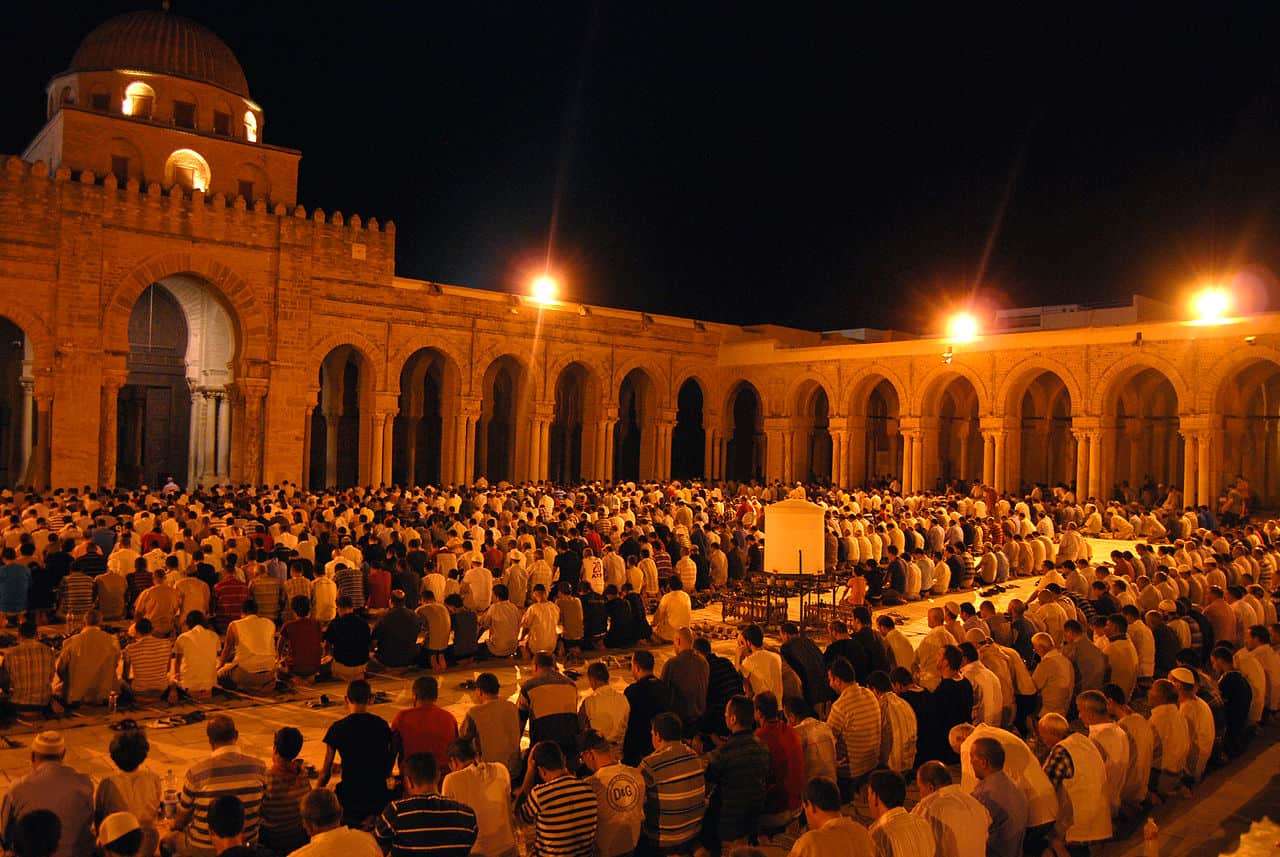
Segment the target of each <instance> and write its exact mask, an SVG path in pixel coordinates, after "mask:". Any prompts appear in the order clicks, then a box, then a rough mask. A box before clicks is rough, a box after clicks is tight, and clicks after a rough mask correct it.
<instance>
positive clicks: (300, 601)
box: [279, 595, 323, 679]
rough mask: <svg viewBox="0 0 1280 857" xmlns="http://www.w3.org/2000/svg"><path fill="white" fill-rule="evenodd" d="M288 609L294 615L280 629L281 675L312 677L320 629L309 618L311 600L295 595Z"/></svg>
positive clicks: (317, 658)
mask: <svg viewBox="0 0 1280 857" xmlns="http://www.w3.org/2000/svg"><path fill="white" fill-rule="evenodd" d="M289 611H290V612H291V613H292V614H293V616H294V618H293V619H291V620H290V621H288V622H286V623H285V624H284V627H283V628H281V629H280V646H279V654H280V667H281V670H280V671H281V675H283V676H285V677H288V676H298V677H299V678H305V679H314V678H315V675H316V673H318V672H320V656H321V649H322V642H323V632H322V631H321V630H320V623H319V622H317V621H316V620H315V619H312V618H311V599H310V598H308V597H307V596H305V595H295V596H294V597H293V598H292V600H290V602H289Z"/></svg>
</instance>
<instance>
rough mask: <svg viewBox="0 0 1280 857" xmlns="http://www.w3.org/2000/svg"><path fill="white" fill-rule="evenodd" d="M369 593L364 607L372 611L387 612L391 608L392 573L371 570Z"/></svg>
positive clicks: (378, 569) (379, 569)
mask: <svg viewBox="0 0 1280 857" xmlns="http://www.w3.org/2000/svg"><path fill="white" fill-rule="evenodd" d="M368 587H369V591H368V593H367V594H366V596H365V600H364V605H365V606H366V607H368V608H370V609H372V610H385V609H387V608H388V607H390V606H391V572H389V571H387V570H386V569H382V568H372V569H369V583H368Z"/></svg>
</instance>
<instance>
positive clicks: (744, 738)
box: [703, 696, 770, 852]
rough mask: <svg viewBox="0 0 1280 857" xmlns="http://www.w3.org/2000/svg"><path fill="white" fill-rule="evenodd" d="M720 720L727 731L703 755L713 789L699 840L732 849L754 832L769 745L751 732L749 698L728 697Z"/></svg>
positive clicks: (767, 763)
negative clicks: (709, 820)
mask: <svg viewBox="0 0 1280 857" xmlns="http://www.w3.org/2000/svg"><path fill="white" fill-rule="evenodd" d="M724 722H725V724H726V725H727V726H728V727H729V731H730V733H731V734H730V735H729V738H728V739H727V740H726V741H725V742H724V743H723V744H721V745H720V746H719V747H716V748H715V749H714V750H712V751H711V753H710V754H709V755H708V756H707V769H706V778H707V785H708V786H710V787H712V788H714V789H715V791H714V792H713V793H712V796H711V812H712V815H713V817H714V823H713V824H712V823H709V824H706V825H704V826H703V841H704V844H707V843H708V842H716V841H718V842H720V843H721V848H722V850H723V851H725V852H732V851H733V849H734V848H735V847H736V846H738V845H743V844H745V843H746V841H747V839H748V838H749V837H750V836H751V835H752V834H754V833H755V832H756V829H757V824H758V821H759V818H758V816H759V813H760V808H761V806H763V804H764V801H765V794H766V791H765V789H766V785H765V784H766V782H767V780H768V777H769V765H770V757H769V748H768V747H766V746H765V745H764V742H762V741H761V740H760V739H759V738H757V737H756V736H755V735H754V734H752V733H753V732H754V730H755V719H754V711H753V709H752V705H751V700H750V699H748V698H747V697H745V696H735V697H734V698H733V699H731V700H729V703H728V704H727V705H726V706H725V711H724Z"/></svg>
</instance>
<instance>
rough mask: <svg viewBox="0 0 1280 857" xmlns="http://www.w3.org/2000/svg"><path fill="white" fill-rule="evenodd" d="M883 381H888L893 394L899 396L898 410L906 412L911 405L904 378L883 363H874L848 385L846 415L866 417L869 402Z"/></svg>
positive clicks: (861, 371)
mask: <svg viewBox="0 0 1280 857" xmlns="http://www.w3.org/2000/svg"><path fill="white" fill-rule="evenodd" d="M881 381H888V382H889V386H890V387H892V388H893V392H894V393H896V394H897V396H898V408H899V410H900V411H902V412H905V408H906V406H907V405H908V404H909V403H910V400H909V399H908V396H907V393H908V390H909V388H908V386H907V384H906V382H905V381H903V380H902V376H901V375H899V374H898V373H897V372H895V371H893V370H892V369H890V368H889V367H888V366H886V365H884V364H883V363H873V364H871V365H870V366H867V367H865V368H863V369H860V370H858V373H857V374H856V375H854V376H853V378H852V379H851V380H850V381H848V382H847V383H846V387H847V389H848V394H847V395H846V396H845V402H846V403H847V410H846V413H847V414H848V415H850V416H865V415H866V413H867V402H868V401H869V400H870V398H871V393H872V391H873V390H875V388H876V387H877V386H879V385H880V382H881Z"/></svg>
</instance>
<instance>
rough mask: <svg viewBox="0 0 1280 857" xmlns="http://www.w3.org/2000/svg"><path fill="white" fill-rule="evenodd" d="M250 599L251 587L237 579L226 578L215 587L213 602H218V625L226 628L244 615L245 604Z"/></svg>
mask: <svg viewBox="0 0 1280 857" xmlns="http://www.w3.org/2000/svg"><path fill="white" fill-rule="evenodd" d="M248 598H249V587H248V586H247V585H246V584H245V582H244V581H243V580H240V579H239V578H236V577H224V578H222V580H219V581H218V582H217V584H215V585H214V587H213V600H214V601H215V602H217V605H218V610H217V613H216V616H217V619H218V624H219V625H220V626H221V627H222V628H224V629H225V628H226V626H227V623H228V622H234V621H235V620H236V619H239V618H240V616H241V615H242V614H243V613H244V602H245V601H246V600H248Z"/></svg>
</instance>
